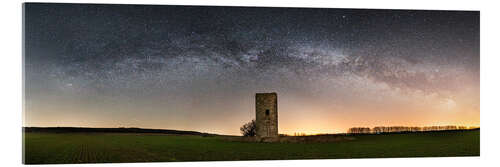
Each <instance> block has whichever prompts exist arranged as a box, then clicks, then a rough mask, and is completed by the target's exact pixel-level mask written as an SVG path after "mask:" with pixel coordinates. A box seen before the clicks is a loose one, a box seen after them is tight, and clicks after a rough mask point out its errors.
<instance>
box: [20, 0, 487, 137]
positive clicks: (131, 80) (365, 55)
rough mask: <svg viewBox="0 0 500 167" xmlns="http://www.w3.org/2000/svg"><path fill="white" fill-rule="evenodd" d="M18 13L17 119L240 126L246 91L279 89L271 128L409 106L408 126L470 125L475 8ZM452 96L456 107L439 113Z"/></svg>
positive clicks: (43, 7)
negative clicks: (21, 25) (21, 16)
mask: <svg viewBox="0 0 500 167" xmlns="http://www.w3.org/2000/svg"><path fill="white" fill-rule="evenodd" d="M24 11H25V20H24V22H25V57H24V60H25V92H26V111H25V117H26V119H25V122H24V124H25V125H26V126H101V127H102V126H111V127H116V126H139V127H152V128H171V129H193V130H199V131H209V132H217V133H228V134H237V133H238V128H239V126H240V125H241V124H242V123H244V122H246V121H248V120H251V119H252V118H253V116H254V113H253V112H254V111H253V96H254V93H256V92H278V96H279V99H280V100H279V107H280V111H279V112H280V130H281V131H285V132H290V133H292V132H293V131H301V130H302V131H311V132H333V131H343V130H344V129H345V128H346V127H350V126H358V125H366V126H371V125H373V124H377V125H380V124H398V123H400V122H399V121H400V120H404V121H403V122H408V121H407V120H410V119H411V118H407V117H414V116H415V115H420V116H421V117H422V118H420V117H419V118H415V117H414V118H415V120H414V121H413V122H412V121H410V123H411V124H417V125H420V124H422V125H423V124H436V123H451V124H479V12H474V11H415V10H353V9H312V8H248V7H247V8H244V7H196V6H152V5H147V6H140V5H81V4H80V5H72V4H36V3H32V4H26V5H25V8H24ZM450 100H451V102H452V103H453V104H454V105H453V106H456V107H453V108H452V109H454V110H456V111H454V112H448V113H441V112H440V111H441V110H449V109H450V107H449V104H450V103H451V102H450ZM443 104H444V106H447V107H443ZM374 114H375V115H378V116H373V115H374ZM367 115H371V117H368V116H367ZM380 115H386V116H385V117H379V116H380ZM465 116H467V117H468V119H465V118H463V117H465ZM346 117H347V118H346ZM431 117H432V118H431ZM354 118H356V119H354ZM310 120H311V121H312V120H316V121H315V122H317V124H315V125H314V126H313V125H310ZM318 120H319V121H318ZM341 120H343V121H344V122H342V121H341ZM398 120H399V121H398ZM292 122H293V123H292ZM289 124H290V125H289ZM291 124H294V125H297V127H294V126H292V125H291ZM299 125H300V127H299Z"/></svg>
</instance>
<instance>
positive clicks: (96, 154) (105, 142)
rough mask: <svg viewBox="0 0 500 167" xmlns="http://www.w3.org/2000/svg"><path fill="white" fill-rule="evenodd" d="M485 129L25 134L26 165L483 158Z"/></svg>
mask: <svg viewBox="0 0 500 167" xmlns="http://www.w3.org/2000/svg"><path fill="white" fill-rule="evenodd" d="M479 133H480V132H479V130H473V131H446V132H426V133H406V134H382V135H356V136H353V137H354V140H350V141H338V142H330V143H252V142H236V141H227V140H222V137H217V136H216V137H202V136H187V135H186V136H180V135H159V134H124V133H38V132H27V133H25V134H24V135H25V163H26V164H53V163H105V162H163V161H205V160H210V161H212V160H220V161H222V160H277V159H325V158H328V159H333V158H385V157H434V156H439V157H446V156H479Z"/></svg>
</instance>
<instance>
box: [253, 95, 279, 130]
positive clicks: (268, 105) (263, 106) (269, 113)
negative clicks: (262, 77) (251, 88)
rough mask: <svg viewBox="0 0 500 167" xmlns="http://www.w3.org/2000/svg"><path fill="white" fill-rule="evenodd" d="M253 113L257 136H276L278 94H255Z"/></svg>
mask: <svg viewBox="0 0 500 167" xmlns="http://www.w3.org/2000/svg"><path fill="white" fill-rule="evenodd" d="M255 114H256V115H255V119H256V120H255V122H256V125H257V130H256V132H257V137H277V136H278V95H277V94H276V93H274V92H273V93H257V94H255Z"/></svg>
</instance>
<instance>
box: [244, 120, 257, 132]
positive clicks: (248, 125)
mask: <svg viewBox="0 0 500 167" xmlns="http://www.w3.org/2000/svg"><path fill="white" fill-rule="evenodd" d="M256 129H257V125H256V124H255V119H254V120H252V121H250V122H248V123H246V124H245V125H243V126H242V127H241V128H240V131H241V134H242V135H243V136H255V134H256Z"/></svg>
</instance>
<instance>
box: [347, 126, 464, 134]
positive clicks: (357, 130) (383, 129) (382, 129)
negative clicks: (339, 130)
mask: <svg viewBox="0 0 500 167" xmlns="http://www.w3.org/2000/svg"><path fill="white" fill-rule="evenodd" d="M464 129H470V128H468V127H466V126H453V125H447V126H424V127H411V126H377V127H374V128H369V127H352V128H349V130H347V133H354V134H368V133H392V132H423V131H440V130H464Z"/></svg>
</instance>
